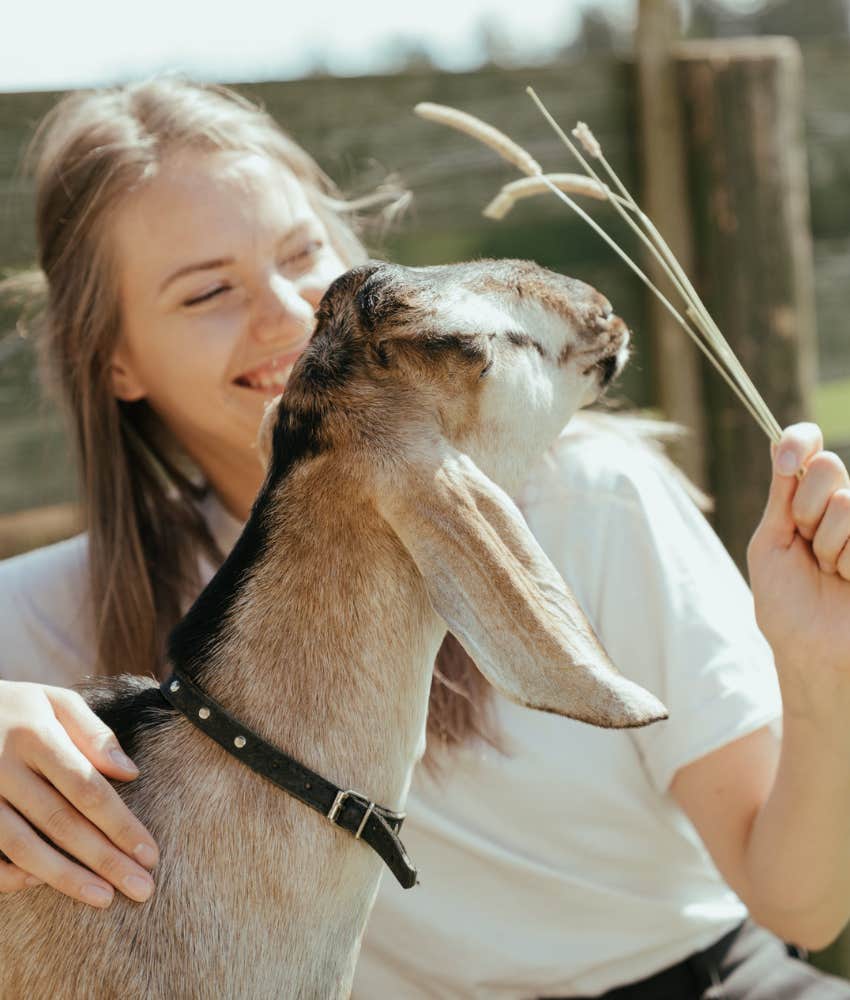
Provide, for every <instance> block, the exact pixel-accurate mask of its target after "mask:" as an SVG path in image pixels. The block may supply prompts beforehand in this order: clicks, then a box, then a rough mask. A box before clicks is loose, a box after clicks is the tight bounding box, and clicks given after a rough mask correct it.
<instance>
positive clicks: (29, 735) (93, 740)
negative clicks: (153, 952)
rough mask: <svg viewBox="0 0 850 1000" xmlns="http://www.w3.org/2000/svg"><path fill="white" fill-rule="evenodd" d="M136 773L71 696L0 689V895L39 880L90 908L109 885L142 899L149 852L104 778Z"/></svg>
mask: <svg viewBox="0 0 850 1000" xmlns="http://www.w3.org/2000/svg"><path fill="white" fill-rule="evenodd" d="M137 774H138V770H137V769H136V767H135V765H134V764H133V762H132V761H131V760H130V759H129V758H128V757H126V756H125V755H124V753H123V752H122V751H121V748H120V746H119V745H118V741H117V740H116V738H115V736H114V734H113V733H112V731H111V730H110V729H108V728H107V727H106V726H105V725H104V724H103V722H102V721H101V720H100V719H99V718H98V717H97V716H96V715H95V714H94V712H92V711H91V709H90V708H89V707H88V706H87V705H86V703H85V702H84V701H83V699H82V698H81V697H80V696H79V695H78V694H76V692H74V691H70V690H67V689H65V688H61V687H51V686H48V685H42V684H31V683H27V682H14V681H0V851H2V853H3V854H5V855H6V857H7V858H8V859H9V862H11V863H8V862H4V861H0V892H15V891H17V890H19V889H23V888H26V887H27V886H29V885H35V884H38V883H39V882H46V883H48V884H49V885H51V886H53V887H54V888H55V889H58V890H59V891H60V892H63V893H65V894H66V895H68V896H71V897H73V898H74V899H77V900H80V901H82V902H85V903H90V904H92V905H93V906H108V905H109V904H110V902H111V901H112V897H113V895H114V892H113V888H112V887H113V886H114V887H115V888H117V889H120V890H121V891H122V892H123V893H124V894H125V895H127V896H129V897H130V898H131V899H134V900H137V901H144V900H146V899H148V898H149V896H150V895H151V893H152V891H153V881H152V879H151V877H150V875H149V874H148V872H147V871H146V869H147V868H152V867H153V866H154V865H155V864H156V861H157V848H156V844H155V842H154V840H153V838H152V837H151V835H150V834H149V833H148V832H147V830H146V829H145V828H144V827H143V826H142V824H141V823H140V822H139V821H138V820H137V819H136V818H135V816H133V814H132V812H130V810H129V809H128V808H127V806H126V805H124V803H123V802H122V801H121V798H120V797H119V796H118V794H117V792H116V791H115V790H114V789H113V788H112V786H111V785H110V784H109V782H108V781H107V780H106V778H105V777H104V775H106V776H107V777H109V778H114V779H117V780H120V781H128V780H131V779H132V778H135V777H136V776H137ZM36 830H40V831H42V832H43V833H44V834H46V835H47V836H48V837H49V838H50V839H51V841H52V842H53V843H54V844H56V845H58V846H59V847H61V848H62V849H63V850H65V851H67V852H68V853H69V854H70V855H72V856H73V857H74V858H77V859H79V861H80V862H82V864H75V863H74V862H73V861H71V860H69V859H68V858H66V857H65V856H64V855H62V854H61V853H60V852H59V851H57V850H56V849H55V848H53V847H51V846H50V844H48V843H46V842H45V841H44V840H43V839H42V837H40V836H39V835H38V833H37V832H36ZM83 866H85V867H83ZM32 879H35V881H32Z"/></svg>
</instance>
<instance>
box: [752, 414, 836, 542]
mask: <svg viewBox="0 0 850 1000" xmlns="http://www.w3.org/2000/svg"><path fill="white" fill-rule="evenodd" d="M821 448H823V435H822V434H821V430H820V428H819V427H818V426H817V425H816V424H810V423H801V424H794V425H793V426H792V427H788V428H786V430H785V431H783V433H782V437H781V438H780V439H779V441H778V442H777V443H776V444H775V445H773V446H772V448H771V454H772V459H773V462H772V465H773V475H772V477H771V481H770V492H769V493H768V496H767V504H766V506H765V509H764V514H763V515H762V519H761V523H760V524H759V526H758V528H757V529H756V532H755V535H754V536H753V542H755V543H756V544H759V543H761V544H766V545H768V546H769V547H771V548H786V549H787V548H788V547H789V546H790V545H791V543H792V542H793V541H794V536H795V534H796V531H797V526H796V523H795V521H794V517H793V514H792V510H791V504H792V501H793V500H794V494H795V493H796V492H797V485H798V483H799V479H800V476H801V475H802V474H803V471H804V470H805V468H806V465H807V464H808V462H809V460H810V459H811V457H812V456H813V455H815V454H816V453H817V452H818V451H820V449H821Z"/></svg>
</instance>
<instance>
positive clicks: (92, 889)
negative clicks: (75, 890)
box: [80, 883, 114, 906]
mask: <svg viewBox="0 0 850 1000" xmlns="http://www.w3.org/2000/svg"><path fill="white" fill-rule="evenodd" d="M113 895H114V893H113V892H112V891H111V890H110V889H104V888H103V886H100V885H94V884H93V883H92V884H89V885H84V886H83V887H82V889H81V890H80V899H82V901H83V902H84V903H90V904H91V905H92V906H109V904H110V903H111V902H112V897H113Z"/></svg>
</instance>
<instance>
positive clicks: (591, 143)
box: [573, 122, 602, 160]
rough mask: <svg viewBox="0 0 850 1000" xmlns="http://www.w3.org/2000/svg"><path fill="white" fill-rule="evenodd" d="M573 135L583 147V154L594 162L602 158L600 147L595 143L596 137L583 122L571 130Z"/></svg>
mask: <svg viewBox="0 0 850 1000" xmlns="http://www.w3.org/2000/svg"><path fill="white" fill-rule="evenodd" d="M573 135H574V136H575V137H576V139H578V141H579V142H580V143H581V144H582V146H583V147H584V151H585V153H587V155H588V156H592V157H593V159H594V160H599V159H601V157H602V147H601V146H600V145H599V143H598V142H597V141H596V136H595V135H594V134H593V133H592V132H591V131H590V127H589V126H588V125H585V123H584V122H579V123H578V124H577V125H576V127H575V128H574V129H573Z"/></svg>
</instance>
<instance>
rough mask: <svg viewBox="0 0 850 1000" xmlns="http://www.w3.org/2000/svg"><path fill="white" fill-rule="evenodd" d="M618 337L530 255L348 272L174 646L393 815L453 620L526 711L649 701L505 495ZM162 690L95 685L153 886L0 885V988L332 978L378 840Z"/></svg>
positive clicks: (62, 997)
mask: <svg viewBox="0 0 850 1000" xmlns="http://www.w3.org/2000/svg"><path fill="white" fill-rule="evenodd" d="M627 341H628V331H627V330H626V327H625V325H624V324H623V322H622V320H620V319H619V318H618V317H616V316H614V315H613V314H612V313H611V308H610V306H609V305H608V303H607V301H606V300H605V299H604V298H603V297H602V296H601V295H600V294H599V293H597V292H596V291H594V290H593V289H591V288H589V287H588V286H586V285H584V284H582V283H581V282H578V281H574V280H571V279H569V278H565V277H563V276H560V275H556V274H553V273H550V272H548V271H545V270H544V269H542V268H540V267H538V266H537V265H534V264H531V263H528V262H522V261H481V262H476V263H469V264H459V265H451V266H444V267H433V268H404V267H400V266H395V265H389V264H383V263H374V262H373V263H369V264H365V265H362V266H359V267H356V268H354V269H353V270H351V271H349V272H347V273H346V274H345V275H343V276H342V277H341V278H339V279H338V280H337V281H336V282H335V283H334V284H333V285H332V286H331V288H330V289H329V291H328V292H327V294H326V295H325V297H324V299H323V301H322V303H321V305H320V307H319V310H318V312H317V326H316V331H315V334H314V337H313V340H312V341H311V344H310V346H309V348H308V349H307V351H306V352H305V353H304V354H303V356H302V357H301V358H300V359H299V361H298V363H297V364H296V366H295V368H294V369H293V372H292V375H291V378H290V382H289V384H288V386H287V389H286V392H285V393H284V394H283V395H282V396H281V397H279V399H278V401H276V403H275V405H272V406H270V407H269V408H268V410H267V412H266V415H265V417H264V419H263V422H262V426H261V429H260V439H259V441H260V449H261V451H262V453H263V454H264V455H265V456H266V457H267V475H266V479H265V483H264V485H263V487H262V489H261V492H260V494H259V495H258V498H257V500H256V502H255V505H254V508H253V511H252V513H251V516H250V518H249V520H248V522H247V525H246V527H245V529H244V532H243V534H242V535H241V537H240V539H239V541H238V542H237V544H236V546H235V548H234V549H233V551H232V553H231V554H230V555H229V557H228V558H227V559H226V560H225V562H224V563H223V565H222V567H221V568H220V570H219V571H218V573H217V574H216V575H215V576H214V578H213V579H212V581H211V582H210V584H209V585H208V586H207V587H206V589H205V590H204V591H203V592H202V593H201V595H200V597H199V598H198V599H197V601H196V602H195V604H194V605H193V606H192V607H191V609H190V610H189V612H188V613H187V614H186V616H185V617H184V619H183V620H182V621H181V623H180V624H179V625H178V626H177V628H176V629H175V630H174V632H173V633H172V635H171V637H170V640H169V647H168V658H169V661H170V665H171V666H172V667H174V668H178V669H179V671H180V672H181V675H182V676H183V677H184V678H186V679H187V680H189V681H190V682H192V683H194V684H196V685H198V686H199V687H200V688H201V689H203V691H205V692H206V693H207V694H208V695H209V696H210V697H211V698H213V699H215V700H216V702H218V703H220V704H221V705H223V706H226V708H227V711H228V712H229V713H231V715H233V716H236V717H237V719H238V720H239V724H242V725H245V726H250V727H251V730H253V731H254V732H255V733H256V734H259V736H260V737H261V738H262V739H265V740H268V741H269V742H271V743H274V744H276V745H277V746H279V747H283V748H285V750H286V752H287V753H288V754H291V755H292V756H293V757H295V758H297V759H298V760H300V761H303V762H304V763H305V764H306V765H308V766H309V767H310V768H312V769H314V770H315V771H317V772H319V773H321V774H323V775H326V776H328V778H329V779H331V780H332V781H333V782H336V783H337V784H338V785H339V787H340V788H341V789H356V790H358V792H360V793H362V795H363V799H362V803H363V804H364V805H365V803H367V802H368V803H369V804H370V807H371V804H372V803H376V802H377V803H383V804H384V805H385V806H389V807H390V808H391V809H393V810H401V809H402V808H403V805H404V801H405V798H406V796H407V791H408V787H409V785H410V781H411V775H412V772H413V768H414V765H415V763H416V761H417V759H418V758H420V757H421V755H422V753H423V750H424V740H425V736H424V734H425V720H426V710H427V705H428V695H429V686H430V683H431V676H432V668H433V663H434V659H435V655H436V653H437V650H438V647H439V645H440V643H441V641H442V639H443V637H444V635H445V632H446V629H447V627H448V629H450V630H451V631H452V632H453V633H454V634H455V635H456V636H457V637H458V638H459V640H460V641H461V643H462V644H463V645H464V647H465V648H466V650H467V651H468V652H469V654H470V655H471V657H472V658H473V660H474V661H475V663H476V664H477V666H478V668H479V669H480V670H481V671H482V672H483V674H484V675H485V676H486V677H487V678H488V679H489V681H490V682H491V683H492V684H493V685H494V686H495V687H496V688H497V689H498V690H499V691H500V692H502V693H503V694H505V695H507V696H508V697H510V698H512V699H514V700H516V701H518V702H520V703H522V704H524V705H527V706H529V707H531V708H536V709H543V710H545V711H551V712H558V713H561V714H563V715H567V716H571V717H572V718H575V719H580V720H583V721H586V722H590V723H593V724H595V725H599V726H615V727H620V726H635V725H643V724H646V723H649V722H652V721H654V720H656V719H659V718H663V717H664V716H665V710H664V707H663V705H661V704H660V702H658V701H657V700H656V699H655V698H654V697H653V696H652V695H650V694H649V693H648V692H645V691H643V690H642V689H641V688H639V687H638V686H637V685H635V684H633V683H632V682H630V681H628V680H627V679H625V678H623V677H622V676H620V675H619V674H618V673H617V672H616V671H615V670H614V668H613V667H612V665H611V664H610V662H609V661H608V660H607V657H606V655H605V653H604V651H603V650H602V648H601V646H600V644H599V642H598V641H597V639H596V637H595V636H594V634H593V632H592V630H591V628H590V626H589V624H588V623H587V622H586V620H585V618H584V617H583V615H582V613H581V612H580V610H579V609H578V607H577V605H576V603H575V601H574V599H573V597H572V596H571V595H570V593H569V592H568V590H567V589H566V586H565V584H564V583H563V581H562V580H561V578H560V577H559V576H558V574H557V572H556V571H555V569H554V567H553V566H552V564H551V563H550V562H549V560H548V559H547V558H546V556H545V555H544V554H543V552H542V550H541V549H540V547H539V546H538V545H537V543H536V542H535V540H534V539H533V537H532V536H531V534H530V532H529V530H528V528H527V527H526V525H525V523H524V521H523V519H522V517H521V515H520V513H519V511H518V510H517V509H516V507H515V506H514V505H513V503H512V501H511V500H510V499H509V497H508V492H509V491H511V490H512V489H515V488H516V487H517V486H518V485H519V484H520V482H521V481H522V479H523V478H524V477H525V476H526V475H527V474H528V472H529V470H530V468H531V465H532V463H533V462H534V461H535V459H537V458H538V457H539V456H540V455H542V453H543V451H544V450H545V448H546V447H547V446H548V445H549V444H550V443H551V442H552V441H553V440H554V439H555V438H556V437H557V435H558V434H559V432H560V431H561V429H562V427H563V425H564V424H565V423H566V422H567V420H568V419H569V417H570V416H571V415H572V413H573V412H574V411H575V410H576V409H577V408H578V407H579V406H581V405H585V404H587V403H589V402H591V401H592V400H594V399H595V398H596V397H597V396H598V395H599V393H600V392H601V390H602V389H603V388H604V386H605V385H606V384H607V382H608V381H610V379H611V378H612V377H613V376H614V374H615V373H616V372H617V371H618V370H619V368H620V367H621V365H622V363H623V362H624V360H625V356H626V353H627ZM497 483H498V484H499V485H496V484H497ZM505 491H508V492H505ZM173 683H174V682H172V684H173ZM177 686H178V687H179V683H178V685H177ZM163 690H166V688H165V687H163V688H162V689H161V688H160V687H159V686H158V685H157V682H156V681H155V680H154V679H153V678H152V677H151V678H139V677H129V676H125V677H123V678H118V679H116V680H114V681H112V682H100V683H93V684H91V685H89V686H88V687H87V688H85V689H84V693H85V696H86V697H87V698H88V700H89V702H90V704H91V705H92V706H93V707H94V708H95V710H96V711H98V713H99V714H100V715H101V717H102V718H103V719H104V720H105V721H106V722H107V724H108V725H110V727H111V728H112V729H113V730H114V731H115V732H116V734H117V735H118V737H119V739H120V740H121V742H122V744H123V745H124V747H125V748H126V749H127V750H128V752H129V753H130V754H131V755H132V756H133V758H134V759H135V760H136V761H137V762H138V764H139V767H140V770H141V775H140V777H139V778H137V779H136V781H134V782H133V783H131V784H128V785H120V786H119V787H120V793H121V795H122V796H123V798H124V799H125V801H126V802H127V803H128V805H129V806H130V807H131V808H132V809H133V810H134V811H135V813H136V814H137V815H138V816H139V817H140V818H141V820H142V821H143V822H144V823H145V824H146V826H147V827H148V828H149V829H150V831H151V832H152V834H153V835H154V837H155V838H156V839H157V841H158V842H159V845H160V848H161V861H160V863H159V867H158V871H157V872H156V879H157V883H158V888H157V891H156V892H155V894H154V895H153V897H152V898H151V899H150V900H149V901H148V902H147V903H146V904H144V905H142V904H138V903H133V902H131V901H129V900H127V899H126V898H124V897H122V896H120V895H118V896H116V898H115V900H114V902H113V904H112V906H111V907H110V908H109V909H107V910H102V911H96V910H93V909H89V908H87V907H85V906H84V905H83V904H80V903H76V902H74V901H72V900H70V899H68V898H67V897H63V896H60V895H58V894H57V893H56V892H54V891H53V890H52V889H50V888H48V887H46V886H41V887H38V888H35V889H30V890H27V891H25V892H20V893H16V894H14V895H12V896H9V897H7V898H5V899H2V900H0V996H2V998H3V1000H18V998H30V997H31V998H39V1000H42V998H47V997H50V998H51V1000H92V998H122V1000H128V998H146V1000H178V998H185V1000H189V998H191V1000H206V998H210V1000H213V998H215V1000H224V998H232V1000H237V998H240V1000H244V998H251V1000H260V998H269V1000H271V998H275V1000H279V998H317V1000H328V998H336V997H345V996H347V995H348V994H349V991H350V984H351V980H352V976H353V972H354V965H355V962H356V959H357V955H358V951H359V948H360V940H361V937H362V934H363V930H364V927H365V925H366V920H367V917H368V914H369V911H370V908H371V906H372V904H373V901H374V898H375V895H376V893H377V889H378V883H379V879H380V875H381V871H382V862H381V859H380V857H378V855H377V854H376V853H375V852H373V851H372V850H371V849H370V848H369V847H367V846H366V845H365V844H364V843H362V842H361V843H358V841H357V839H356V838H355V837H354V836H351V835H350V833H349V832H346V831H345V830H342V829H339V828H338V827H337V826H336V825H335V823H334V822H332V821H331V822H329V821H328V818H326V817H323V816H322V815H320V814H319V813H318V812H315V811H313V810H311V809H309V808H307V807H306V806H304V805H303V804H302V803H300V802H297V801H293V799H292V798H290V797H289V796H287V795H285V794H283V793H281V792H280V790H279V789H277V788H275V786H274V785H273V784H272V783H271V782H269V781H266V780H265V779H264V778H262V777H260V776H259V775H258V774H256V773H254V771H252V770H250V769H249V768H247V767H245V766H244V765H243V763H241V762H240V761H239V760H238V759H236V758H238V756H239V752H240V751H239V749H238V748H239V747H240V746H242V747H243V749H244V752H247V751H248V750H249V749H250V746H248V747H245V742H246V741H245V738H242V737H238V738H237V740H236V748H231V751H230V752H225V751H224V750H223V749H222V748H221V747H220V746H219V745H218V744H217V743H216V742H215V741H214V740H213V739H210V738H209V736H208V735H205V734H204V733H202V732H199V727H200V728H203V723H202V722H199V720H198V718H195V719H194V724H193V722H192V721H190V719H189V718H187V715H186V714H184V712H183V711H178V710H176V709H175V708H174V707H173V705H172V704H170V703H169V701H168V700H166V699H165V698H164V697H163V694H162V691H163ZM170 690H176V688H174V687H172V688H171V689H170ZM206 711H207V717H208V716H209V714H210V713H209V710H206ZM204 718H205V716H204V715H203V710H202V712H201V719H202V720H203V719H204ZM214 721H215V720H214V719H210V720H209V722H210V724H212V723H213V722H214ZM246 731H247V730H246ZM239 739H241V744H240V742H239ZM341 794H342V796H343V799H345V798H346V797H352V798H355V797H354V796H353V795H352V794H351V793H348V792H344V793H341ZM357 801H360V799H359V797H358V798H357ZM342 805H345V802H343V803H340V802H335V807H334V808H336V809H337V811H339V808H341V806H342ZM331 812H332V813H333V810H331ZM385 815H391V814H389V813H387V814H385Z"/></svg>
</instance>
